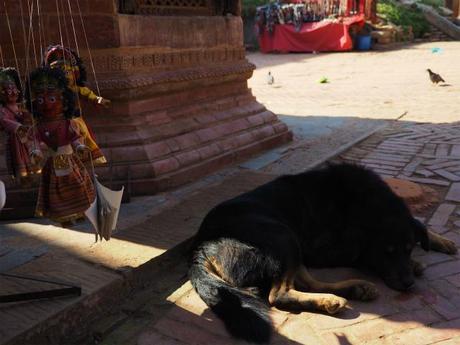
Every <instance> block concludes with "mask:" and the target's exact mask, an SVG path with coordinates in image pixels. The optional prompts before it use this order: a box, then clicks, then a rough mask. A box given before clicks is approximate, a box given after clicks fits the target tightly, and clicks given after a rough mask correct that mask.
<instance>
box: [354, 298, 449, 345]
mask: <svg viewBox="0 0 460 345" xmlns="http://www.w3.org/2000/svg"><path fill="white" fill-rule="evenodd" d="M438 321H442V318H441V317H440V316H438V315H437V314H436V313H434V312H433V311H431V310H430V309H429V308H426V307H425V308H424V309H421V310H415V311H411V312H404V313H398V314H394V315H389V316H386V317H384V318H378V319H375V320H368V321H364V322H360V323H358V324H355V325H352V326H350V327H348V330H347V331H349V332H351V333H352V334H353V335H354V337H355V338H356V339H357V340H358V342H357V343H358V344H361V343H367V342H369V341H371V340H374V339H379V338H382V337H384V336H388V335H390V334H394V333H398V332H402V331H406V330H408V329H412V328H417V327H420V324H425V325H426V324H431V323H434V322H438Z"/></svg>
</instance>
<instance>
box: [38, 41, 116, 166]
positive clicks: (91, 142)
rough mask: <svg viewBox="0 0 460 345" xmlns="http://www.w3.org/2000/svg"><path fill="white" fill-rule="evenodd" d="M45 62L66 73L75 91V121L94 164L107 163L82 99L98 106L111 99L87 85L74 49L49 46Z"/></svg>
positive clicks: (84, 70)
mask: <svg viewBox="0 0 460 345" xmlns="http://www.w3.org/2000/svg"><path fill="white" fill-rule="evenodd" d="M45 64H46V65H47V66H50V67H51V68H59V69H61V70H63V71H64V72H65V74H66V77H67V80H68V83H69V87H70V89H71V90H72V91H73V92H74V93H75V97H76V100H75V104H76V107H75V114H74V115H75V122H76V123H77V125H78V127H79V128H80V133H81V134H82V136H83V138H84V142H85V144H86V145H87V146H88V147H89V149H90V151H91V157H92V159H93V163H94V164H103V163H106V162H107V160H106V159H105V157H104V155H103V153H102V151H101V150H100V148H99V146H98V145H97V143H96V140H95V137H94V133H93V132H92V131H91V129H90V128H89V127H88V125H87V124H86V122H85V120H84V119H83V116H82V114H81V104H80V101H81V100H82V99H83V100H86V101H89V102H91V103H93V104H95V105H97V106H104V107H107V106H108V105H109V104H110V100H108V99H105V98H103V97H101V96H97V95H96V94H95V93H94V92H93V91H92V90H91V89H89V88H88V87H86V86H85V83H86V69H85V66H84V65H83V62H82V60H81V59H80V57H79V56H78V55H77V54H76V53H75V52H74V51H72V50H70V49H67V48H64V47H62V46H61V45H55V46H50V47H48V50H47V52H46V56H45Z"/></svg>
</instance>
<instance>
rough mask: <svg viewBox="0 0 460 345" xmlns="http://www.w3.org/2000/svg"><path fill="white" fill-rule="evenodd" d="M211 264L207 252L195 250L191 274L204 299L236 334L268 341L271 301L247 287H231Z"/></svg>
mask: <svg viewBox="0 0 460 345" xmlns="http://www.w3.org/2000/svg"><path fill="white" fill-rule="evenodd" d="M209 267H210V263H209V262H208V259H207V257H206V255H204V253H203V252H202V251H200V250H198V251H197V252H195V255H194V258H193V260H192V264H191V266H190V270H189V277H190V280H191V282H192V285H193V287H194V288H195V290H196V291H197V293H198V295H199V296H200V297H201V299H202V300H203V301H204V302H205V303H206V304H207V305H208V306H209V307H210V308H211V310H212V311H213V312H214V313H215V314H216V315H217V316H218V317H219V318H220V319H222V321H223V322H224V324H225V326H226V328H227V330H228V332H229V333H230V334H231V335H232V336H234V337H236V338H240V339H244V340H246V341H250V342H254V343H268V342H269V340H270V336H271V333H272V325H271V321H270V317H269V314H268V306H267V304H265V303H263V301H262V300H261V299H260V298H258V297H257V296H255V295H254V294H252V293H250V292H248V291H246V290H242V289H238V288H236V287H233V286H230V285H229V284H228V283H227V282H225V281H224V280H222V279H220V278H219V276H218V275H216V274H215V273H213V272H212V271H211V270H210V269H209Z"/></svg>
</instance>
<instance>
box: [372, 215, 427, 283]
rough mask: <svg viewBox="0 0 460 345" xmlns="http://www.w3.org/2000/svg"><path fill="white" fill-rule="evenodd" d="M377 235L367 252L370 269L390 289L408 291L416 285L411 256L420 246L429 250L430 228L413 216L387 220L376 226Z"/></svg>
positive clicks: (375, 234) (375, 232)
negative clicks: (428, 229)
mask: <svg viewBox="0 0 460 345" xmlns="http://www.w3.org/2000/svg"><path fill="white" fill-rule="evenodd" d="M376 229H377V231H374V232H373V235H374V236H373V237H374V238H373V239H372V241H370V243H369V247H368V248H367V255H366V258H365V260H368V262H367V265H368V266H369V267H370V268H371V269H372V270H373V271H375V272H376V273H377V274H379V275H380V277H381V278H382V279H383V280H384V282H385V284H386V285H388V286H389V287H390V288H392V289H395V290H399V291H406V290H408V289H410V288H411V287H412V286H413V285H414V272H413V265H412V262H411V253H412V250H413V249H414V247H415V245H416V244H417V243H420V245H421V247H422V248H423V249H424V250H429V247H430V242H429V239H428V232H427V229H426V227H425V226H424V225H423V224H422V223H421V222H419V221H418V220H417V219H415V218H413V217H412V216H411V215H410V214H409V215H407V216H405V217H397V218H394V217H392V218H389V219H388V218H387V219H385V220H383V221H382V222H381V224H376Z"/></svg>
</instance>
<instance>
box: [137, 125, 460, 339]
mask: <svg viewBox="0 0 460 345" xmlns="http://www.w3.org/2000/svg"><path fill="white" fill-rule="evenodd" d="M401 126H402V125H401ZM337 159H340V160H344V161H349V162H355V163H359V164H362V165H364V166H366V167H368V168H370V169H372V170H374V171H376V172H377V173H379V174H380V175H382V176H383V177H397V178H403V179H408V180H411V181H415V182H417V183H421V184H427V185H430V186H431V187H434V188H435V189H436V190H437V191H438V192H439V193H440V195H441V201H440V202H439V204H436V205H434V206H433V207H432V208H431V209H429V210H426V209H425V210H424V211H423V212H422V213H421V214H417V218H418V219H420V220H421V221H423V222H425V223H426V224H427V225H428V226H429V227H430V228H431V229H432V230H434V231H436V232H438V233H441V234H442V235H443V236H445V237H447V238H449V239H451V240H453V241H455V242H456V243H457V245H458V246H460V182H457V181H458V179H460V126H459V125H452V124H450V125H433V124H411V125H410V126H402V127H400V125H395V126H394V127H390V128H388V129H386V130H384V131H381V132H379V133H377V134H375V135H373V136H371V137H370V138H368V139H367V140H365V141H364V142H362V143H360V144H358V145H356V146H355V147H353V148H352V149H350V150H348V151H347V152H345V153H344V154H342V155H341V156H340V157H338V158H337ZM414 256H415V257H416V259H417V260H418V261H420V262H422V263H424V264H425V265H426V266H427V269H426V271H425V274H424V276H423V277H422V278H420V279H417V282H416V288H415V289H414V290H413V291H411V292H410V293H399V292H397V291H394V290H391V289H389V288H387V287H386V286H385V285H383V284H382V282H380V281H379V280H378V279H376V278H370V277H369V276H366V275H364V274H362V273H360V272H357V271H354V270H351V269H326V270H312V273H313V274H314V275H315V276H317V277H320V278H322V279H325V280H330V281H334V280H340V279H344V278H350V277H355V278H365V279H370V280H372V281H374V282H375V283H376V284H377V285H378V287H379V289H380V292H381V296H380V297H379V299H378V300H376V301H373V302H370V303H365V302H350V303H349V305H350V308H349V309H347V310H346V311H345V312H343V313H341V314H339V315H337V316H334V317H332V316H328V315H323V314H316V313H309V312H303V313H300V314H289V313H284V312H281V311H278V310H272V319H273V323H274V326H275V328H276V333H275V336H274V338H273V340H272V342H271V343H272V344H315V345H344V344H352V345H362V344H369V345H408V344H411V345H412V344H415V345H428V344H437V345H454V344H460V259H459V256H458V255H455V256H449V255H445V254H441V253H437V252H428V253H426V252H424V251H423V250H421V249H419V248H417V249H416V250H415V252H414ZM181 289H182V293H181V294H180V296H179V297H177V296H176V297H175V299H174V300H172V301H171V302H173V303H174V306H173V307H172V309H170V310H169V312H168V313H166V314H165V316H164V317H163V318H161V319H160V320H159V321H158V322H155V323H152V324H151V325H149V326H148V327H147V328H146V329H145V330H144V331H143V332H141V333H140V335H139V337H138V338H137V340H136V342H133V344H134V343H137V344H139V345H148V344H159V345H160V344H190V345H192V344H193V345H195V344H196V345H197V344H209V345H210V344H245V343H244V342H239V341H236V340H235V339H231V338H229V336H228V334H227V332H226V331H225V329H224V328H223V326H222V323H221V322H220V321H219V320H218V319H217V318H216V317H215V316H214V315H213V314H212V313H211V312H210V311H209V309H208V308H207V307H206V305H205V304H204V303H203V302H202V301H201V300H200V298H199V297H198V296H197V294H196V293H195V292H194V291H193V289H192V288H191V286H190V285H189V283H187V284H186V285H185V286H183V287H182V288H181Z"/></svg>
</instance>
